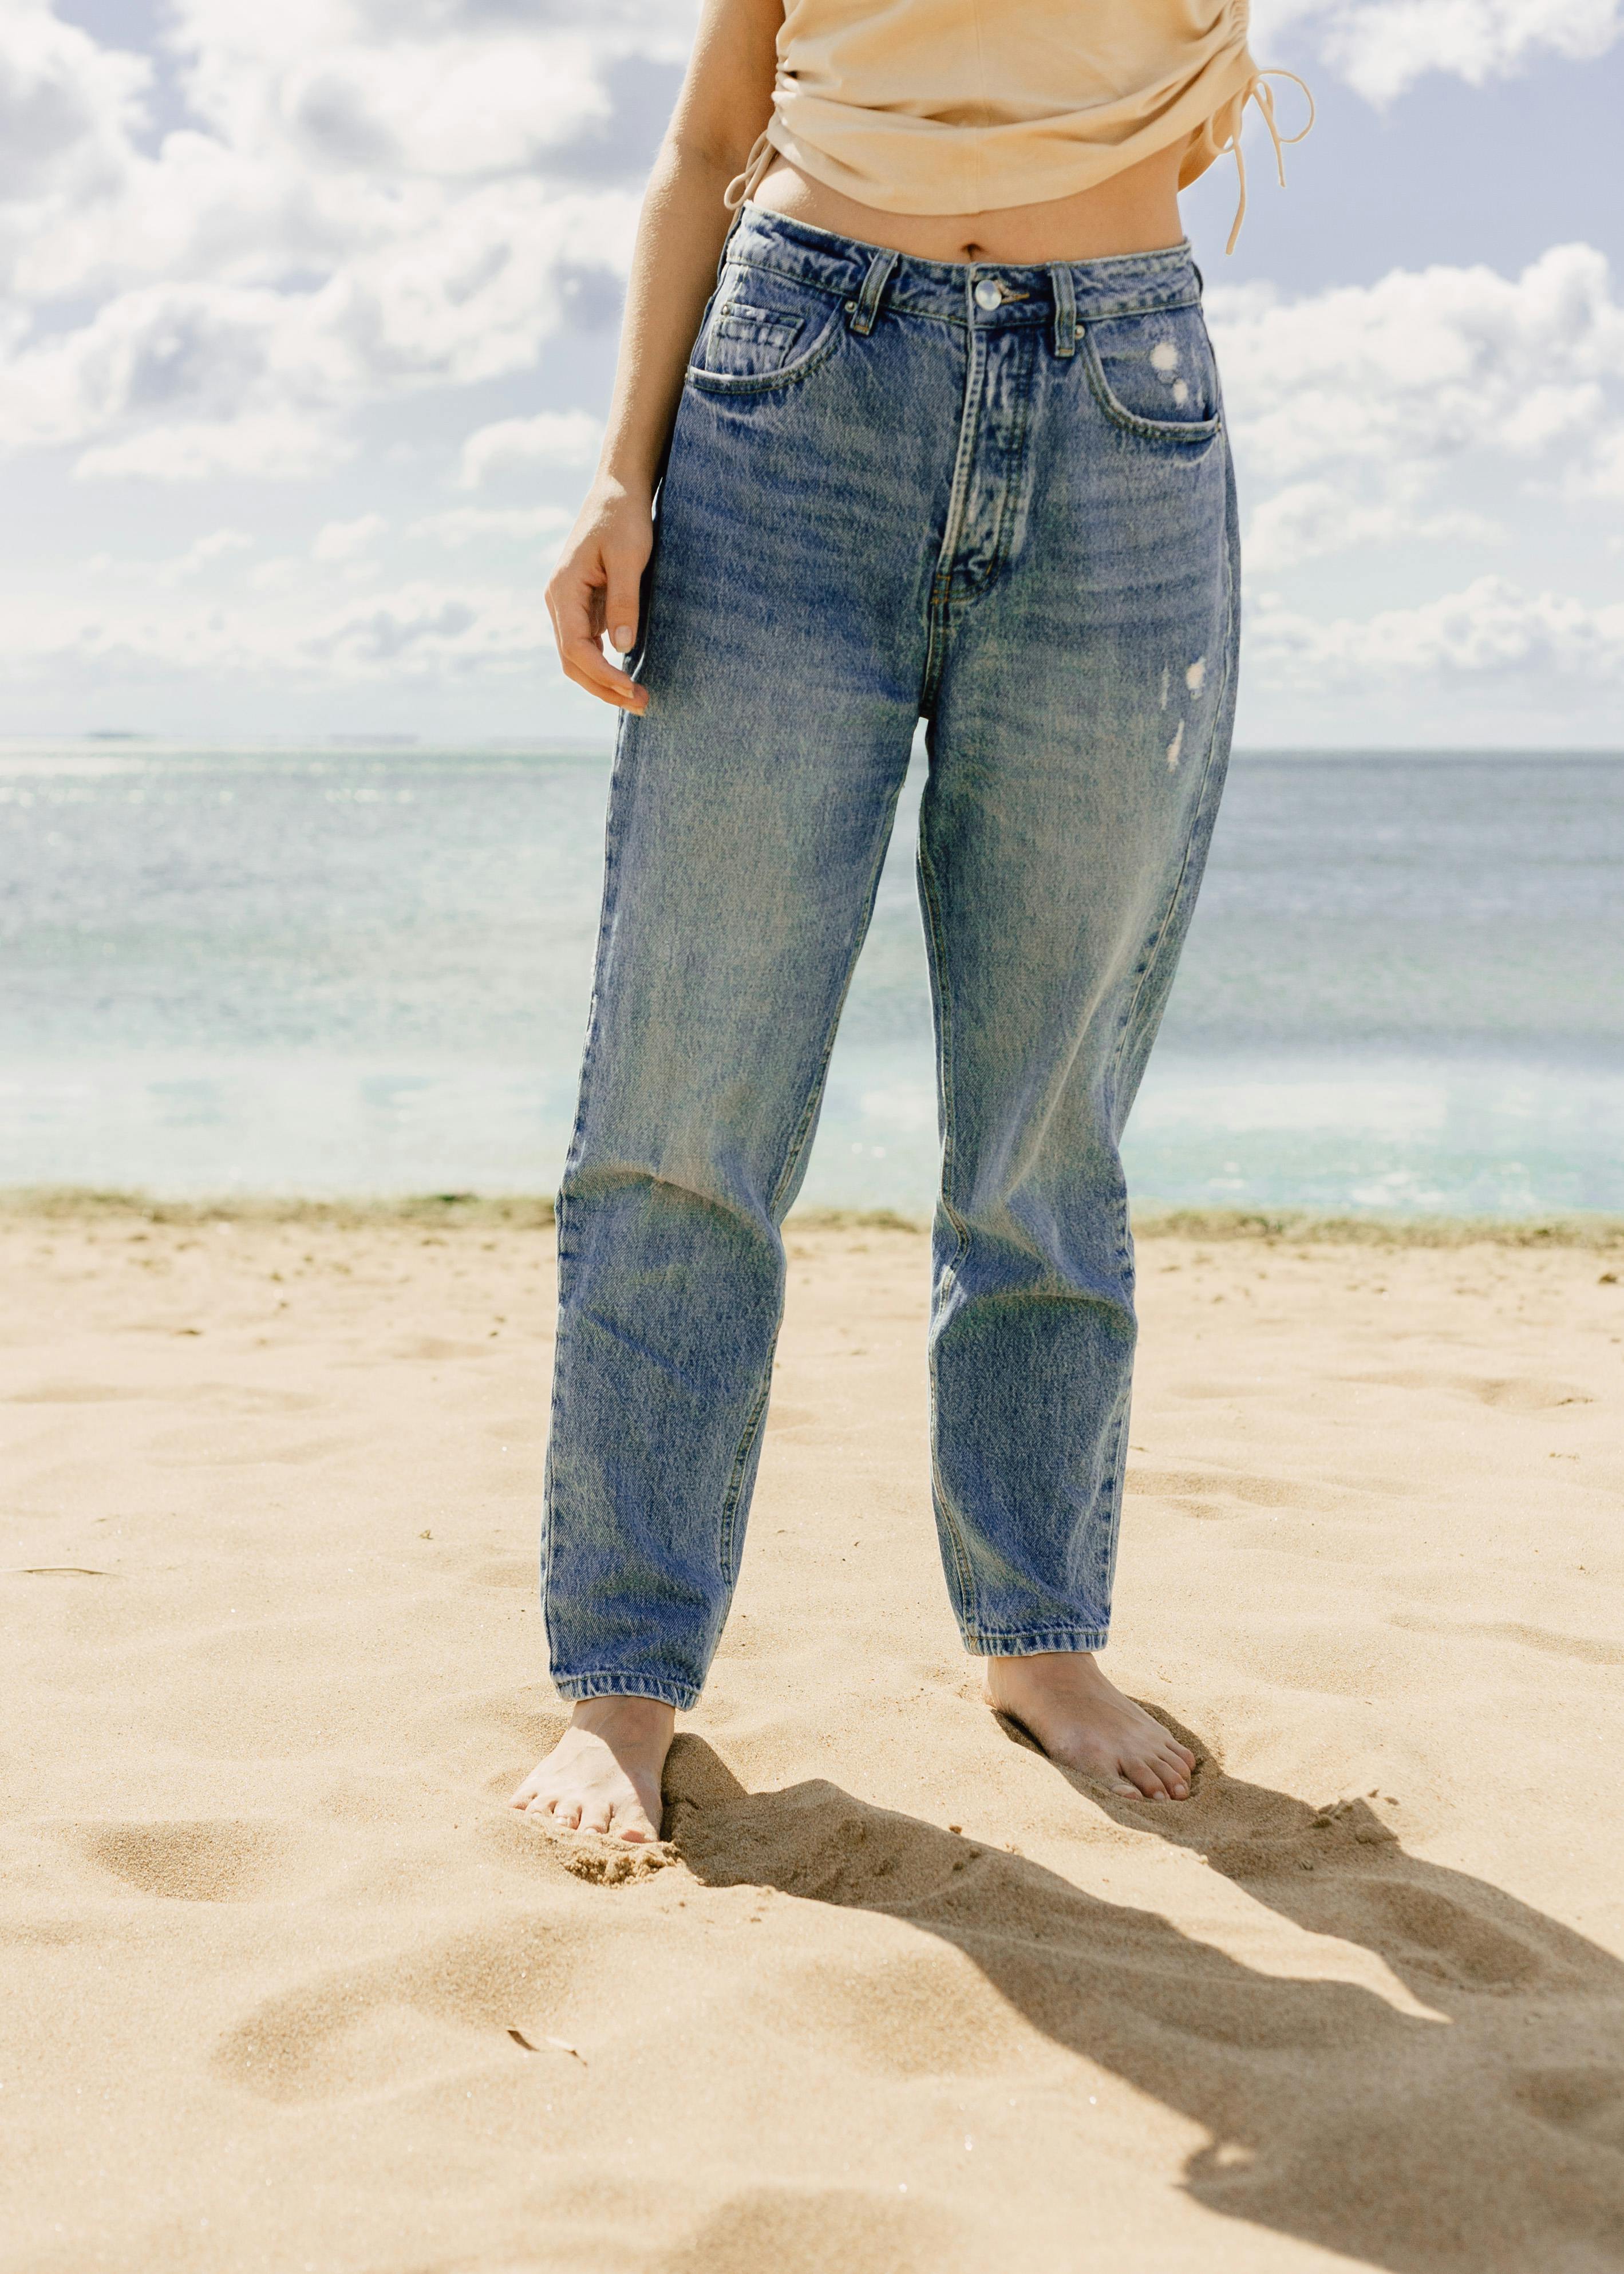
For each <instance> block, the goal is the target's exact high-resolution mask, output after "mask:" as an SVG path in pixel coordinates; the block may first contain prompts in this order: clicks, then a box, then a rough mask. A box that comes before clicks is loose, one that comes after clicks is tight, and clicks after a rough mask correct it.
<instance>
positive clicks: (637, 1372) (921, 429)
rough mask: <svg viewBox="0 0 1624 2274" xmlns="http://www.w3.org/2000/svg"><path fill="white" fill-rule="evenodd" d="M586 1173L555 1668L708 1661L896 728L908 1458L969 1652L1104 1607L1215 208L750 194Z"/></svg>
mask: <svg viewBox="0 0 1624 2274" xmlns="http://www.w3.org/2000/svg"><path fill="white" fill-rule="evenodd" d="M644 599H645V607H644V613H643V626H642V629H641V633H640V641H639V645H638V647H637V649H636V650H635V651H634V654H633V656H632V658H631V659H630V666H629V667H630V668H631V669H632V670H633V672H634V673H635V676H636V677H638V678H639V679H640V680H642V681H643V682H644V683H645V684H646V685H647V687H648V689H649V691H650V704H649V709H648V712H647V713H646V715H645V716H644V717H643V718H641V719H634V718H632V717H629V716H627V717H623V718H622V720H621V723H620V745H619V750H618V754H617V757H616V761H615V768H614V775H613V787H612V790H611V794H610V803H609V817H608V831H607V868H606V882H605V894H604V908H603V924H602V932H601V937H600V941H599V946H598V969H597V980H596V986H595V990H594V994H593V998H592V1008H591V1013H590V1024H589V1030H588V1035H587V1043H586V1053H585V1064H584V1068H583V1077H582V1089H581V1105H580V1113H579V1117H578V1118H577V1121H576V1125H575V1134H574V1138H573V1140H572V1142H571V1145H570V1149H569V1155H568V1163H567V1167H566V1170H565V1174H564V1180H563V1186H562V1190H561V1192H560V1200H559V1272H560V1329H559V1338H558V1347H557V1359H556V1373H555V1378H554V1393H553V1429H552V1440H551V1446H550V1450H549V1454H548V1462H547V1507H546V1518H545V1540H544V1554H543V1568H544V1593H545V1611H546V1618H547V1631H548V1637H549V1640H550V1644H551V1649H552V1663H553V1678H554V1681H555V1682H556V1683H557V1686H558V1689H559V1690H560V1693H561V1695H562V1696H564V1697H565V1698H598V1697H604V1696H607V1695H611V1694H615V1693H621V1694H625V1693H631V1694H635V1695H638V1696H643V1697H650V1698H664V1699H665V1700H666V1701H668V1702H669V1703H670V1704H671V1705H673V1706H679V1707H683V1708H686V1707H688V1706H692V1705H693V1704H694V1702H695V1699H696V1698H697V1697H698V1694H699V1691H700V1688H701V1685H702V1683H703V1681H704V1678H705V1675H706V1671H707V1669H708V1668H709V1666H710V1663H711V1656H712V1653H714V1651H715V1648H716V1645H717V1642H718V1637H719V1635H720V1633H721V1629H722V1623H723V1621H724V1619H725V1617H726V1612H727V1608H728V1603H729V1600H730V1598H731V1595H732V1593H733V1584H734V1580H735V1578H736V1577H737V1573H738V1569H739V1558H740V1554H741V1549H742V1547H743V1544H744V1532H745V1521H746V1516H747V1512H748V1507H749V1502H750V1495H751V1487H752V1485H753V1483H754V1480H755V1475H756V1463H757V1458H758V1456H759V1453H760V1449H761V1440H762V1429H763V1421H764V1419H765V1416H766V1411H767V1400H768V1393H769V1389H770V1386H771V1374H772V1360H773V1345H774V1342H775V1339H776V1337H777V1334H778V1321H779V1316H780V1313H781V1309H782V1304H783V1296H784V1276H785V1266H784V1248H783V1243H782V1239H781V1238H780V1233H779V1225H780V1224H781V1222H782V1220H783V1217H784V1216H785V1213H786V1210H787V1209H788V1208H789V1206H790V1204H791V1203H792V1201H793V1199H794V1197H795V1194H796V1192H797V1190H798V1188H799V1186H800V1184H801V1177H802V1175H803V1172H804V1171H805V1167H806V1163H807V1155H808V1147H809V1145H810V1143H811V1140H812V1135H813V1132H814V1129H815V1128H816V1122H817V1116H818V1108H819V1104H820V1102H821V1098H822V1094H823V1080H824V1073H825V1069H826V1068H827V1066H828V1063H829V1055H830V1050H831V1046H832V1044H833V1042H834V1037H835V1028H836V1024H837V1022H838V1019H839V1016H840V1008H841V1005H842V1003H843V1001H844V999H845V997H846V988H847V985H848V983H849V982H850V979H851V976H852V969H853V964H854V963H855V961H856V960H857V953H858V950H859V948H860V947H861V945H862V940H863V935H864V932H865V930H866V929H867V926H868V918H869V913H870V910H871V908H872V906H873V902H874V895H875V888H876V883H877V881H878V878H879V874H880V868H881V863H882V862H883V858H884V855H885V849H886V843H887V840H888V838H889V837H890V834H891V823H892V817H893V815H894V813H895V809H896V804H897V797H898V791H899V790H900V788H901V786H902V781H903V777H904V774H905V772H906V769H907V764H908V757H909V749H910V746H911V744H912V742H913V739H914V732H915V728H916V725H917V722H918V720H919V719H921V717H922V718H923V719H924V720H925V722H926V734H927V747H928V753H929V778H928V783H927V787H926V789H925V792H924V798H923V804H922V808H921V821H920V840H919V890H920V900H921V907H922V909H923V915H924V926H925V936H926V940H927V943H928V947H929V961H930V971H931V980H932V991H933V997H934V1001H935V1011H936V1040H937V1049H938V1065H939V1081H940V1089H939V1100H940V1104H939V1111H940V1126H941V1138H942V1186H941V1195H940V1200H939V1203H938V1205H937V1208H936V1220H935V1230H934V1242H933V1266H932V1269H933V1284H932V1306H931V1320H930V1328H929V1344H928V1358H929V1380H930V1392H931V1444H932V1453H931V1462H932V1472H931V1482H932V1490H933V1498H934V1502H935V1508H936V1523H937V1529H938V1532H939V1537H940V1543H941V1550H942V1559H943V1562H944V1567H945V1570H946V1575H947V1585H948V1589H949V1592H950V1594H951V1600H952V1604H953V1608H954V1610H955V1612H956V1614H957V1616H958V1620H959V1628H960V1631H961V1632H962V1634H963V1637H964V1640H965V1645H966V1648H967V1649H969V1650H971V1651H973V1652H975V1653H981V1654H988V1653H990V1654H994V1655H999V1656H1016V1655H1022V1654H1025V1653H1030V1652H1037V1651H1088V1650H1096V1649H1098V1648H1099V1647H1100V1646H1101V1645H1102V1644H1103V1643H1104V1641H1105V1639H1106V1633H1107V1629H1108V1625H1109V1617H1110V1598H1111V1581H1112V1573H1113V1568H1114V1565H1115V1562H1116V1533H1117V1521H1118V1514H1119V1510H1120V1506H1121V1499H1122V1485H1123V1467H1124V1458H1125V1455H1126V1449H1127V1434H1128V1399H1129V1390H1130V1385H1131V1378H1132V1363H1133V1348H1134V1313H1133V1259H1132V1241H1131V1239H1130V1237H1129V1231H1128V1212H1127V1197H1126V1193H1125V1190H1124V1182H1123V1171H1122V1164H1121V1161H1120V1158H1119V1155H1118V1142H1119V1140H1120V1138H1121V1134H1122V1128H1123V1123H1124V1119H1125V1118H1126V1115H1127V1113H1128V1110H1129V1108H1130V1106H1131V1105H1132V1102H1133V1097H1134V1093H1135V1091H1136V1089H1137V1088H1138V1087H1139V1079H1140V1076H1141V1074H1142V1073H1143V1072H1144V1067H1145V1061H1146V1058H1147V1054H1148V1052H1149V1050H1150V1046H1151V1043H1152V1041H1153V1039H1154V1035H1155V1031H1156V1028H1157V1024H1158V1022H1159V1020H1160V1018H1161V1015H1162V1007H1163V1005H1164V1003H1165V1001H1166V999H1167V994H1168V990H1169V984H1170V983H1171V981H1172V977H1173V969H1174V965H1175V962H1176V960H1177V955H1178V952H1179V948H1180V945H1181V943H1182V941H1183V938H1184V932H1185V929H1186V927H1187V925H1188V922H1189V919H1190V914H1191V909H1192V905H1193V902H1194V899H1195V894H1196V890H1197V886H1198V884H1199V879H1200V875H1201V869H1202V864H1203V862H1204V859H1205V856H1206V853H1207V843H1208V840H1209V838H1210V835H1211V832H1212V827H1213V822H1214V814H1215V812H1216V809H1217V805H1218V800H1219V794H1220V791H1221V789H1222V781H1223V774H1224V767H1225V763H1226V760H1227V757H1228V749H1229V729H1230V722H1231V718H1232V714H1233V709H1234V697H1235V661H1236V644H1237V555H1236V538H1235V508H1234V494H1233V485H1232V481H1231V477H1230V469H1229V450H1228V446H1227V440H1226V437H1225V433H1224V430H1223V422H1222V408H1221V404H1220V400H1219V393H1218V381H1217V375H1216V372H1215V369H1214V362H1213V357H1212V350H1211V348H1210V345H1209V343H1208V341H1207V331H1206V327H1205V324H1204V322H1203V320H1202V316H1201V311H1200V280H1199V276H1198V275H1197V272H1196V270H1195V268H1194V267H1193V266H1192V262H1191V260H1190V257H1189V252H1188V248H1187V247H1185V246H1179V247H1177V248H1175V249H1172V250H1169V251H1166V252H1152V253H1144V254H1134V255H1131V256H1127V257H1124V258H1119V259H1113V260H1086V261H1078V262H1073V263H1069V264H1059V265H1056V266H1053V267H1048V266H1045V267H1010V266H1005V265H1001V264H981V265H977V266H974V267H966V266H959V265H954V264H950V263H943V262H936V261H929V260H914V259H913V258H911V257H910V256H906V255H900V254H898V253H894V252H876V249H875V248H874V247H873V246H871V245H861V244H857V243H853V242H852V241H850V240H848V239H846V238H843V237H834V236H831V235H830V234H829V233H828V232H826V231H824V230H817V229H812V228H809V227H807V226H806V225H805V224H803V223H801V222H791V221H786V219H784V218H783V217H782V216H781V215H775V214H769V213H767V212H764V211H763V210H761V209H759V208H756V207H746V208H745V210H744V212H743V214H742V215H741V221H740V222H739V224H738V226H737V227H736V228H735V229H734V230H733V235H732V237H731V238H730V239H729V241H728V244H727V245H726V248H725V251H724V253H723V260H722V267H721V270H720V274H719V277H718V286H717V290H716V292H715V294H714V295H713V297H712V298H711V303H710V305H709V306H708V307H707V309H706V312H705V317H704V321H703V326H702V328H701V330H700V334H699V336H698V339H697V341H696V342H695V349H694V358H693V363H692V365H691V367H690V369H689V371H688V378H687V382H686V384H685V386H684V388H683V393H682V400H681V405H680V410H679V412H678V415H677V419H676V424H675V429H674V432H673V439H672V445H671V450H670V455H669V460H668V463H667V466H666V469H665V474H664V478H663V481H662V484H661V487H660V490H659V495H658V508H657V516H656V534H655V548H654V553H653V557H652V559H651V561H650V568H649V572H648V578H647V582H646V585H645V593H644Z"/></svg>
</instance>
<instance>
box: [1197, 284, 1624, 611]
mask: <svg viewBox="0 0 1624 2274" xmlns="http://www.w3.org/2000/svg"><path fill="white" fill-rule="evenodd" d="M1207 309H1208V314H1209V317H1210V319H1211V322H1212V328H1213V334H1214V342H1215V343H1216V346H1217V350H1218V354H1219V358H1220V361H1221V363H1222V368H1223V379H1224V393H1225V399H1226V403H1227V409H1228V417H1229V427H1230V432H1231V434H1232V436H1233V438H1234V440H1235V445H1236V452H1237V461H1238V463H1239V465H1240V469H1241V472H1242V477H1243V483H1242V486H1243V490H1244V493H1245V494H1246V495H1247V496H1248V497H1249V499H1250V500H1251V501H1252V527H1251V531H1250V538H1251V545H1252V548H1253V550H1252V560H1253V564H1254V565H1255V566H1257V567H1259V568H1262V567H1265V566H1267V567H1268V568H1269V569H1278V568H1281V567H1284V566H1286V565H1287V564H1288V563H1290V562H1293V561H1301V560H1305V559H1308V558H1311V557H1312V556H1313V555H1315V554H1319V553H1332V552H1335V551H1338V550H1342V549H1344V548H1346V547H1348V546H1353V545H1360V544H1371V543H1385V544H1389V545H1399V544H1410V543H1412V542H1457V543H1458V542H1469V543H1470V542H1471V541H1473V540H1474V538H1476V539H1478V540H1482V541H1491V540H1492V538H1494V536H1495V535H1496V531H1497V523H1496V522H1495V521H1494V520H1492V519H1491V518H1489V517H1488V516H1485V515H1483V514H1482V513H1481V512H1480V511H1478V510H1477V508H1476V507H1475V506H1473V507H1470V508H1466V507H1462V506H1461V505H1459V504H1455V503H1440V502H1439V501H1438V498H1437V493H1438V491H1439V490H1440V487H1442V486H1444V485H1445V484H1446V483H1447V481H1448V480H1449V479H1451V478H1455V479H1456V480H1457V482H1458V481H1462V480H1464V479H1465V478H1467V477H1468V476H1470V478H1471V479H1470V486H1471V488H1472V489H1473V491H1474V492H1475V493H1477V494H1482V495H1491V496H1492V495H1494V494H1496V493H1501V494H1503V493H1504V492H1505V489H1506V486H1507V464H1508V463H1509V467H1510V469H1511V470H1512V471H1513V472H1514V473H1515V477H1516V478H1517V479H1519V480H1521V481H1523V482H1527V481H1529V480H1531V479H1535V478H1546V479H1549V480H1550V481H1551V482H1553V484H1556V483H1560V484H1564V485H1567V486H1569V487H1576V488H1577V489H1578V490H1580V491H1581V492H1582V491H1583V489H1584V488H1585V487H1586V486H1590V487H1592V488H1598V487H1600V486H1604V485H1605V482H1606V481H1607V480H1608V479H1609V478H1611V476H1610V473H1609V470H1610V469H1611V468H1613V466H1614V465H1616V464H1617V463H1620V462H1621V460H1624V304H1621V303H1620V301H1619V300H1618V299H1617V298H1616V297H1614V294H1613V287H1612V282H1611V279H1610V277H1609V275H1608V269H1607V263H1606V261H1605V259H1604V257H1603V256H1602V254H1601V253H1599V252H1596V251H1595V250H1594V249H1593V248H1591V247H1590V246H1588V245H1555V246H1553V247H1552V249H1551V250H1550V251H1549V252H1545V253H1544V254H1543V255H1542V256H1541V257H1540V259H1539V260H1537V261H1534V262H1533V263H1531V264H1530V267H1527V268H1525V269H1524V270H1523V271H1522V274H1521V275H1518V276H1501V275H1498V274H1496V272H1495V271H1494V270H1492V269H1490V268H1485V267H1471V268H1447V267H1433V268H1428V269H1425V270H1417V271H1410V270H1402V269H1399V270H1395V271H1394V272H1393V273H1392V274H1391V275H1387V276H1385V277H1382V278H1381V279H1380V281H1379V282H1376V283H1374V284H1369V285H1344V286H1338V287H1335V288H1333V289H1332V290H1328V291H1325V292H1320V293H1315V294H1311V295H1308V296H1305V297H1302V298H1299V299H1297V300H1287V299H1285V298H1284V297H1282V296H1281V295H1280V294H1278V293H1277V292H1275V291H1274V290H1273V288H1272V287H1270V286H1268V285H1243V286H1239V287H1235V288H1225V287H1218V288H1215V289H1214V290H1213V291H1212V292H1211V293H1210V294H1209V295H1208V296H1207Z"/></svg>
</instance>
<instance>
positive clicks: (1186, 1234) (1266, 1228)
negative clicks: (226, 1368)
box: [0, 1185, 1624, 1253]
mask: <svg viewBox="0 0 1624 2274" xmlns="http://www.w3.org/2000/svg"><path fill="white" fill-rule="evenodd" d="M130 1218H134V1219H137V1220H139V1221H140V1222H143V1223H146V1224H176V1225H184V1224H299V1225H305V1226H309V1227H311V1228H312V1229H314V1228H318V1227H320V1226H323V1225H327V1226H331V1227H332V1228H333V1229H335V1230H342V1231H359V1230H363V1229H365V1227H367V1226H369V1225H378V1226H380V1227H382V1226H388V1225H410V1226H415V1227H423V1226H425V1225H426V1226H431V1227H432V1228H433V1229H435V1230H439V1231H459V1230H467V1231H491V1230H493V1229H499V1228H500V1229H503V1230H508V1231H550V1230H551V1229H552V1227H553V1222H554V1210H553V1200H552V1198H551V1196H550V1195H544V1194H537V1193H403V1194H400V1195H398V1196H386V1197H380V1198H377V1199H337V1200H312V1199H305V1198H301V1197H299V1196H297V1195H296V1194H287V1195H280V1194H276V1193H230V1194H225V1195H207V1194H205V1195H203V1196H201V1197H199V1198H198V1199H196V1200H170V1199H165V1198H162V1197H161V1196H158V1195H154V1194H153V1193H143V1192H140V1191H120V1190H111V1191H109V1190H103V1189H101V1188H99V1187H96V1186H79V1185H34V1186H11V1187H0V1220H3V1221H7V1222H17V1221H19V1220H21V1221H24V1222H30V1221H31V1222H61V1223H78V1224H82V1223H85V1222H86V1221H93V1220H106V1221H109V1222H117V1221H120V1220H124V1219H130ZM1132 1228H1133V1236H1134V1238H1135V1239H1136V1240H1143V1239H1184V1240H1192V1239H1193V1240H1226V1241H1228V1240H1241V1241H1249V1242H1252V1243H1255V1244H1258V1245H1260V1246H1278V1245H1280V1244H1282V1243H1284V1242H1289V1243H1291V1244H1293V1245H1296V1246H1315V1247H1446V1248H1447V1247H1475V1246H1489V1247H1514V1248H1590V1249H1594V1250H1597V1251H1598V1252H1605V1253H1611V1252H1612V1251H1613V1250H1614V1249H1624V1216H1613V1215H1609V1214H1606V1213H1604V1212H1603V1211H1601V1210H1599V1209H1598V1210H1596V1211H1595V1212H1593V1213H1591V1212H1583V1211H1580V1212H1575V1213H1574V1214H1571V1215H1562V1216H1558V1215H1552V1216H1384V1215H1379V1214H1375V1213H1372V1214H1371V1215H1369V1216H1346V1215H1342V1216H1335V1215H1322V1214H1319V1212H1317V1211H1316V1210H1314V1209H1267V1208H1233V1209H1203V1208H1178V1207H1158V1206H1151V1207H1147V1208H1146V1209H1143V1210H1142V1211H1141V1210H1135V1211H1134V1212H1133V1214H1132ZM929 1229H930V1224H929V1217H926V1216H904V1215H903V1214H901V1212H900V1211H899V1210H898V1209H889V1208H879V1209H824V1208H812V1209H796V1210H794V1211H793V1213H792V1214H791V1215H790V1216H788V1217H787V1218H786V1221H785V1231H786V1233H796V1232H807V1231H898V1232H909V1233H915V1234H917V1233H921V1232H926V1231H929Z"/></svg>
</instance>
